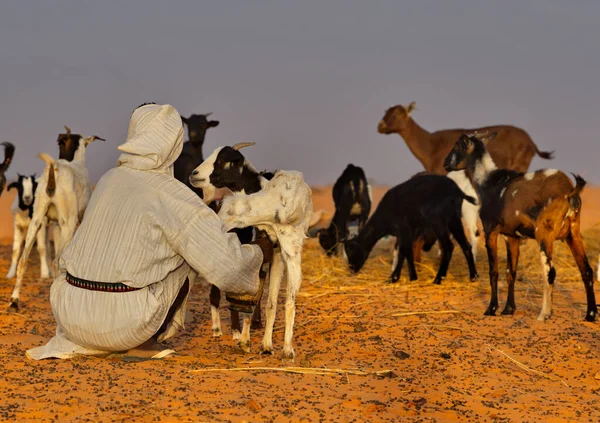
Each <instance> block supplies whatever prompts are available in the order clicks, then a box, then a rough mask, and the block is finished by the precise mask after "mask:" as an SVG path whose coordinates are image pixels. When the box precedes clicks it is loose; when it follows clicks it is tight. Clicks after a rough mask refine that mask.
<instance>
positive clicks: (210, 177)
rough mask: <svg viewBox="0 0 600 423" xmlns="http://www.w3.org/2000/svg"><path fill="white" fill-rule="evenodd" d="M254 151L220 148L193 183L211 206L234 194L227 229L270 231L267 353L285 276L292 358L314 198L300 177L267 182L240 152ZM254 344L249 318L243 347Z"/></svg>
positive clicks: (225, 214)
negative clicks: (222, 193)
mask: <svg viewBox="0 0 600 423" xmlns="http://www.w3.org/2000/svg"><path fill="white" fill-rule="evenodd" d="M250 145H254V143H240V144H237V145H235V146H233V147H229V146H226V147H219V148H217V149H216V150H215V151H213V153H212V154H211V155H210V156H209V157H208V158H207V159H206V160H205V161H204V163H202V164H201V165H200V166H198V167H197V168H196V170H194V172H192V175H191V176H190V182H191V183H192V185H194V186H195V187H197V188H202V191H203V193H204V201H205V202H206V203H207V204H208V203H210V202H211V201H212V200H213V199H214V196H215V192H216V189H217V188H228V189H230V190H231V191H232V192H233V195H230V196H226V197H225V198H224V199H223V201H222V204H221V208H220V210H219V217H220V218H221V219H222V220H223V221H224V222H225V226H226V228H227V229H233V228H243V227H248V226H254V227H256V228H257V229H259V230H262V231H265V232H266V233H267V235H268V236H269V238H270V239H271V240H272V241H273V243H274V244H275V248H274V254H273V262H272V263H271V265H270V269H269V298H268V301H267V309H266V317H267V319H266V328H265V334H264V338H263V343H262V352H263V353H269V354H270V353H272V352H273V341H272V338H273V326H274V324H275V313H276V310H277V299H278V295H279V287H280V284H281V280H282V278H283V276H284V274H287V295H286V303H285V339H284V346H283V357H284V358H293V357H294V348H293V347H292V337H293V327H294V316H295V312H296V294H297V292H298V290H299V289H300V285H301V283H302V268H301V264H302V247H303V243H304V240H305V239H306V238H307V236H306V232H307V230H308V225H309V223H310V220H311V216H312V192H311V190H310V187H309V186H308V185H307V184H306V182H304V177H303V175H302V173H300V172H297V171H281V170H280V171H277V172H275V173H274V174H273V177H272V178H271V180H268V179H267V178H265V177H263V176H262V175H261V174H260V173H259V172H257V171H256V169H255V168H254V167H253V166H252V164H251V163H250V162H249V161H248V160H247V159H246V158H245V157H244V156H243V155H242V154H241V153H240V152H239V151H238V150H239V149H240V148H242V147H246V146H250ZM213 325H214V320H213ZM213 329H214V326H213ZM249 343H250V315H244V319H243V329H242V335H241V339H240V345H241V347H242V348H243V349H245V350H248V349H249Z"/></svg>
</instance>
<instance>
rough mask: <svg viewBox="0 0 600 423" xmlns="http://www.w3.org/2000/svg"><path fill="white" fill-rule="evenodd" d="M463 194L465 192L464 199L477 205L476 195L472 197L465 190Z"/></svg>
mask: <svg viewBox="0 0 600 423" xmlns="http://www.w3.org/2000/svg"><path fill="white" fill-rule="evenodd" d="M462 194H463V200H465V201H468V202H469V203H471V204H473V205H474V206H476V205H477V199H476V198H475V197H471V196H470V195H467V194H465V193H464V192H463V193H462Z"/></svg>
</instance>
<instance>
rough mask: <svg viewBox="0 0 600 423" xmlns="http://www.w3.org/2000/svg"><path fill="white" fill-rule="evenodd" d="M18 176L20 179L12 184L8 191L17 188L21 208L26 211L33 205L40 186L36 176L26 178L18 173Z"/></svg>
mask: <svg viewBox="0 0 600 423" xmlns="http://www.w3.org/2000/svg"><path fill="white" fill-rule="evenodd" d="M17 176H18V177H19V179H18V180H17V181H15V182H13V183H11V184H10V185H9V186H8V187H7V188H6V190H7V191H10V190H11V189H13V188H16V190H17V195H18V198H19V208H20V209H21V210H24V209H26V208H27V207H29V206H31V205H32V204H33V199H34V195H35V190H36V189H37V185H38V184H37V181H36V180H35V174H33V175H31V176H26V175H21V174H20V173H17Z"/></svg>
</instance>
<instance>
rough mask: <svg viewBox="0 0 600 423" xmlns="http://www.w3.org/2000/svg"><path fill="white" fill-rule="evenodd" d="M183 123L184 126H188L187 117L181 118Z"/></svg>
mask: <svg viewBox="0 0 600 423" xmlns="http://www.w3.org/2000/svg"><path fill="white" fill-rule="evenodd" d="M181 122H182V123H183V124H184V125H187V124H188V120H187V118H186V117H183V116H181Z"/></svg>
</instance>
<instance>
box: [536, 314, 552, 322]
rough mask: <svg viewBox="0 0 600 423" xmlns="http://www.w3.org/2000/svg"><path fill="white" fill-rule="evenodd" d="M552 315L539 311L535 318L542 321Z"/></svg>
mask: <svg viewBox="0 0 600 423" xmlns="http://www.w3.org/2000/svg"><path fill="white" fill-rule="evenodd" d="M551 315H552V313H540V315H539V316H538V317H537V319H538V320H539V321H540V322H544V321H546V320H547V319H548V318H549V317H550V316H551Z"/></svg>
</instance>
